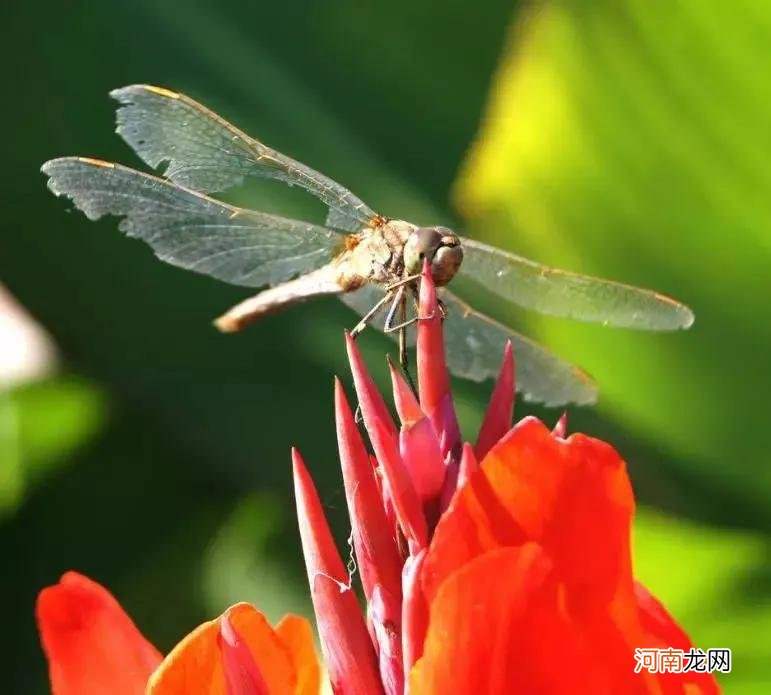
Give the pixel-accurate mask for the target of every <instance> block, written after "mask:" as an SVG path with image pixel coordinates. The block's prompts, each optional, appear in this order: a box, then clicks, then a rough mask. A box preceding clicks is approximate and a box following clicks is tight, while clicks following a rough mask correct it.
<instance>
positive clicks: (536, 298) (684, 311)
mask: <svg viewBox="0 0 771 695" xmlns="http://www.w3.org/2000/svg"><path fill="white" fill-rule="evenodd" d="M463 250H464V256H463V264H462V266H461V268H460V274H461V275H462V277H464V278H467V279H468V280H470V281H471V282H474V283H477V284H478V285H481V286H482V287H484V288H486V289H487V290H489V291H491V292H494V293H495V294H497V295H498V296H499V297H502V298H503V299H505V300H507V301H509V302H512V303H514V304H517V305H519V306H521V307H524V308H525V309H532V310H534V311H537V312H539V313H542V314H550V315H552V316H564V317H567V318H572V319H577V320H579V321H591V322H598V323H603V324H608V325H613V326H619V327H622V328H638V329H644V330H656V331H667V330H676V329H678V328H688V327H689V326H690V325H691V324H692V323H693V313H692V312H691V310H690V309H689V308H688V307H687V306H685V305H684V304H681V303H680V302H677V301H675V300H674V299H671V298H669V297H667V296H665V295H662V294H658V293H657V292H653V291H651V290H645V289H641V288H639V287H632V286H631V285H624V284H621V283H618V282H612V281H610V280H601V279H599V278H594V277H590V276H588V275H580V274H578V273H571V272H568V271H565V270H557V269H556V268H549V267H547V266H544V265H541V264H540V263H536V262H534V261H531V260H528V259H527V258H523V257H521V256H516V255H514V254H513V253H509V252H507V251H503V250H502V249H498V248H495V247H493V246H488V245H487V244H483V243H481V242H478V241H474V240H473V239H463Z"/></svg>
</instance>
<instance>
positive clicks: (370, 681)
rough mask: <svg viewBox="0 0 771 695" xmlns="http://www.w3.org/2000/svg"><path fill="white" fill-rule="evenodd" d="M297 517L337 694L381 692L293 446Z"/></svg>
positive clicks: (357, 614) (355, 607) (339, 564)
mask: <svg viewBox="0 0 771 695" xmlns="http://www.w3.org/2000/svg"><path fill="white" fill-rule="evenodd" d="M292 468H293V473H294V488H295V499H296V504H297V519H298V522H299V526H300V538H301V540H302V547H303V554H304V556H305V566H306V569H307V572H308V583H309V584H310V589H311V599H312V601H313V609H314V611H315V613H316V625H317V627H318V632H319V639H320V641H321V648H322V651H323V652H324V661H325V663H326V666H327V670H328V671H329V678H330V680H331V681H332V689H333V690H334V691H335V692H336V693H346V694H348V693H350V694H351V695H353V693H363V694H364V695H370V694H372V695H374V694H375V693H382V687H381V685H380V676H379V675H378V668H377V661H376V657H375V651H374V649H373V647H372V642H371V641H370V637H369V634H368V632H367V628H366V626H365V624H364V618H363V616H362V614H361V610H360V608H359V602H358V601H357V600H356V595H355V594H354V592H353V591H352V590H351V589H350V587H349V586H348V585H347V582H346V580H347V578H348V575H347V573H346V570H345V567H344V566H343V561H342V560H341V558H340V555H339V553H338V552H337V548H336V547H335V543H334V541H333V539H332V533H331V531H330V530H329V526H328V524H327V520H326V518H325V517H324V510H323V509H322V507H321V501H320V500H319V496H318V493H317V492H316V488H315V486H314V485H313V481H312V480H311V477H310V475H309V473H308V469H307V468H306V467H305V464H304V463H303V461H302V458H301V457H300V454H299V452H297V450H295V449H293V450H292Z"/></svg>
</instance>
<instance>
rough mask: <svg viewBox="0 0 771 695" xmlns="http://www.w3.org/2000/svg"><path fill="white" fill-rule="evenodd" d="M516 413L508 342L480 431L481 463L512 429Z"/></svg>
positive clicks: (475, 448) (512, 366) (475, 450)
mask: <svg viewBox="0 0 771 695" xmlns="http://www.w3.org/2000/svg"><path fill="white" fill-rule="evenodd" d="M513 413H514V353H513V352H512V350H511V341H508V340H507V341H506V348H505V350H504V351H503V362H502V363H501V371H500V373H499V374H498V380H497V381H496V383H495V388H494V389H493V395H492V397H491V398H490V405H489V406H488V407H487V412H486V413H485V419H484V421H483V422H482V427H481V429H480V430H479V437H478V438H477V444H476V447H474V453H476V455H477V458H478V459H479V460H480V461H481V460H482V459H483V458H484V457H485V456H486V455H487V452H488V451H490V449H491V448H492V447H493V445H494V444H495V443H496V442H497V441H498V440H499V439H500V438H501V437H503V435H504V434H506V432H508V431H509V430H510V429H511V417H512V414H513Z"/></svg>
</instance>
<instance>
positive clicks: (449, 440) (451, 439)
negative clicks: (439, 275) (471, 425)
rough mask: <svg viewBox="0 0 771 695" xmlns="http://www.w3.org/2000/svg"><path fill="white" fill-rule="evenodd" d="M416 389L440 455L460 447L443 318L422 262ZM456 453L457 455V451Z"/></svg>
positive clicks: (429, 271)
mask: <svg viewBox="0 0 771 695" xmlns="http://www.w3.org/2000/svg"><path fill="white" fill-rule="evenodd" d="M418 304H419V306H418V316H419V317H421V318H420V319H419V321H418V341H417V349H416V351H417V364H418V388H419V390H420V405H421V408H422V409H423V411H424V412H425V413H426V415H428V417H429V419H430V420H431V422H432V423H433V425H434V428H435V429H436V432H437V434H438V436H439V441H440V444H441V447H442V454H443V455H446V454H447V453H448V452H452V451H455V450H456V448H459V446H460V428H459V427H458V418H457V416H456V415H455V406H454V405H453V402H452V393H451V391H450V376H449V373H448V372H447V363H446V361H445V356H444V338H443V335H442V317H441V312H440V310H439V306H438V304H437V299H436V288H435V287H434V280H433V278H432V277H431V270H430V268H429V265H428V262H427V261H425V262H424V263H423V275H422V277H421V281H420V293H419V302H418ZM456 453H457V452H456Z"/></svg>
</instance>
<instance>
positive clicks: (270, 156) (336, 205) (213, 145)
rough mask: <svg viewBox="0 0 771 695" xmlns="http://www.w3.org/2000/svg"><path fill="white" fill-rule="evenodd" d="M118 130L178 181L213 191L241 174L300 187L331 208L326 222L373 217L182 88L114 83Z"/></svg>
mask: <svg viewBox="0 0 771 695" xmlns="http://www.w3.org/2000/svg"><path fill="white" fill-rule="evenodd" d="M110 96H111V97H113V98H114V99H116V100H117V101H118V102H120V104H121V106H119V107H118V112H117V122H118V127H117V132H118V134H119V135H120V136H121V137H122V138H123V139H124V140H125V141H126V142H127V143H128V144H129V145H131V147H133V148H134V150H135V151H136V152H137V154H138V155H139V156H140V157H141V158H142V159H143V160H144V161H145V162H146V163H147V164H149V165H150V166H151V167H153V168H157V167H159V166H160V165H161V164H162V163H164V162H165V163H166V166H165V168H164V170H163V171H162V173H163V175H164V176H165V177H166V178H168V179H171V180H172V181H174V182H175V183H178V184H180V185H182V186H186V187H188V188H192V189H194V190H197V191H201V192H203V193H216V192H218V191H223V190H225V189H227V188H231V187H232V186H236V185H238V184H240V183H241V182H243V180H244V178H245V177H247V176H257V177H264V178H272V179H277V180H279V181H283V182H285V183H287V184H289V185H290V186H300V187H302V188H304V189H305V190H307V191H309V192H310V193H312V194H313V195H315V196H316V197H317V198H318V199H319V200H321V201H322V202H323V203H324V204H325V205H326V206H327V207H328V208H329V216H328V218H327V224H328V225H329V226H331V227H335V228H338V229H342V230H346V231H357V230H359V229H361V227H362V226H366V225H367V224H369V222H370V221H371V220H372V219H373V218H375V217H376V215H375V213H374V212H373V211H372V210H371V209H370V208H369V207H368V206H367V205H365V203H364V202H362V201H361V200H360V199H359V198H357V197H356V196H355V195H354V194H353V193H351V192H350V191H349V190H348V189H346V188H345V187H343V186H341V185H340V184H339V183H337V182H336V181H333V180H332V179H330V178H329V177H327V176H324V175H323V174H320V173H319V172H317V171H314V170H313V169H311V168H310V167H307V166H305V165H304V164H301V163H300V162H298V161H295V160H294V159H292V158H291V157H287V156H286V155H284V154H281V153H280V152H278V151H276V150H274V149H272V148H270V147H268V146H267V145H265V144H263V143H262V142H260V141H258V140H255V139H254V138H252V137H250V136H249V135H247V134H246V133H244V132H242V131H241V130H239V129H238V128H236V127H235V126H234V125H232V124H230V123H228V122H227V121H226V120H225V119H224V118H221V117H220V116H218V115H217V114H216V113H214V112H213V111H210V110H209V109H207V108H206V107H205V106H203V105H202V104H199V103H198V102H197V101H194V100H193V99H191V98H190V97H187V96H185V95H184V94H178V93H177V92H172V91H170V90H168V89H164V88H162V87H153V86H150V85H141V84H140V85H131V86H129V87H122V88H121V89H114V90H113V91H112V92H110Z"/></svg>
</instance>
